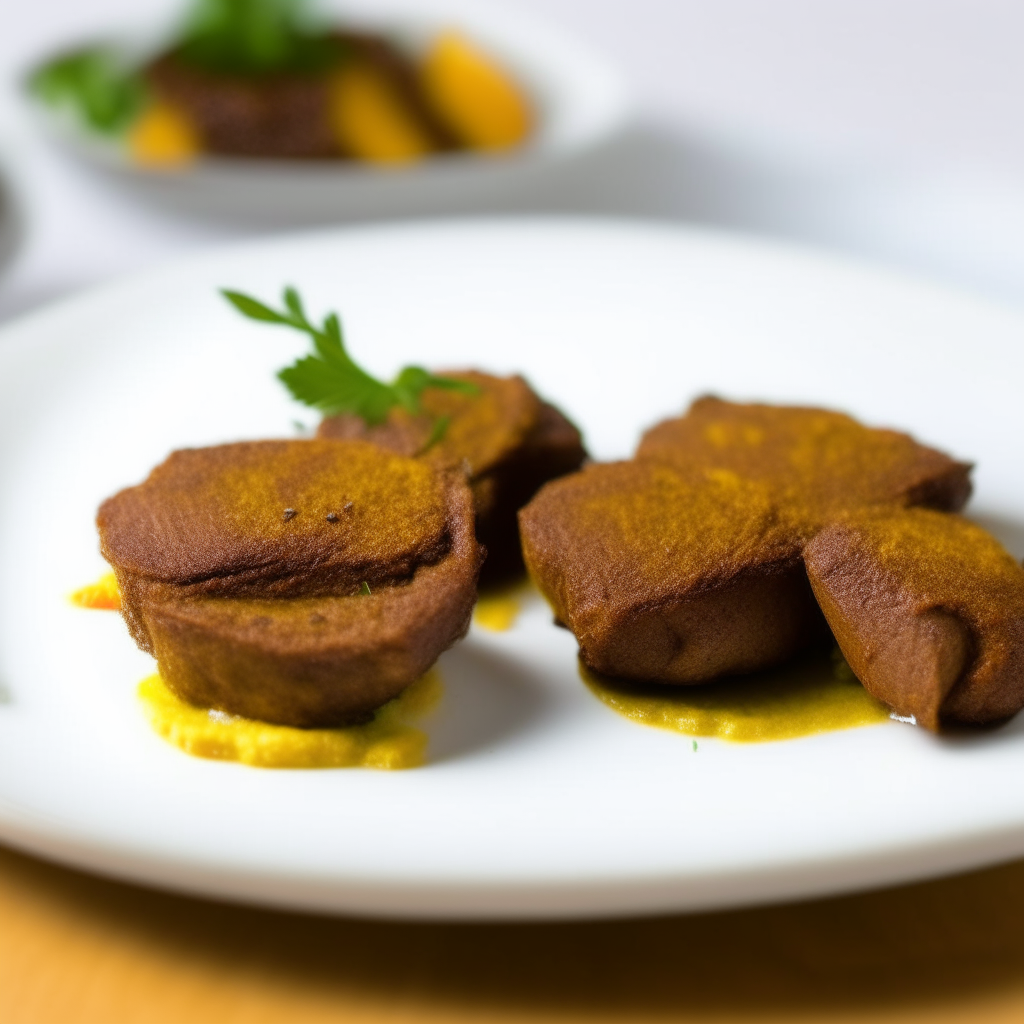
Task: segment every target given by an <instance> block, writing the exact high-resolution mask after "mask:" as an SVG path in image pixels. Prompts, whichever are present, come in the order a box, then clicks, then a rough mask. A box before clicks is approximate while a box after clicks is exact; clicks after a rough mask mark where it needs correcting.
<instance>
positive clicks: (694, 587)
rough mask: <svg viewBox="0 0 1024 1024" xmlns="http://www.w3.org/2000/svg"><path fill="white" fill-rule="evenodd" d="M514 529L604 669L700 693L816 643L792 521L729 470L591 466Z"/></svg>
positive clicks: (818, 627)
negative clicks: (719, 679) (696, 686)
mask: <svg viewBox="0 0 1024 1024" xmlns="http://www.w3.org/2000/svg"><path fill="white" fill-rule="evenodd" d="M520 527H521V530H522V537H523V552H524V555H525V557H526V564H527V566H528V567H529V570H530V574H531V576H532V577H533V578H534V580H536V582H537V584H538V586H539V587H540V589H541V590H542V592H543V593H544V594H545V596H546V597H547V598H548V600H549V601H550V602H551V604H552V606H553V608H554V610H555V614H556V616H557V618H558V619H559V621H561V622H562V623H564V624H565V625H566V626H568V627H569V628H570V629H571V630H572V631H573V633H574V634H575V635H576V638H577V640H578V641H579V644H580V657H581V658H582V659H583V661H584V663H585V664H586V665H588V666H589V667H590V668H592V669H595V670H596V671H598V672H603V673H605V674H608V675H613V676H619V677H621V678H626V679H638V680H657V681H660V682H668V683H696V682H701V681H703V680H707V679H712V678H714V677H716V676H719V675H723V674H728V673H735V672H746V671H752V670H753V669H756V668H761V667H764V666H767V665H771V664H774V663H777V662H779V661H782V660H784V659H786V658H787V657H789V656H790V655H792V654H794V653H796V652H797V651H798V650H799V649H800V648H801V647H803V646H805V645H806V644H807V643H808V642H810V641H811V640H812V639H813V638H814V637H815V636H820V635H821V631H822V629H823V624H822V623H821V616H820V614H819V613H818V611H817V608H816V607H815V605H814V600H813V598H812V596H811V592H810V588H809V587H808V585H807V579H806V576H805V574H804V570H803V566H802V565H801V562H800V543H799V540H798V536H797V533H796V531H795V530H794V528H793V524H792V523H791V522H790V521H788V520H786V519H785V518H784V516H783V515H782V513H781V512H780V509H779V506H778V505H777V503H776V502H775V501H774V498H773V495H772V493H771V491H770V489H769V488H767V487H766V486H765V485H764V484H762V483H759V482H756V481H748V480H743V479H741V478H740V477H739V476H737V475H736V474H735V473H730V472H728V471H724V470H712V471H708V472H694V473H692V474H683V473H681V472H679V471H677V470H676V469H674V468H673V467H670V466H664V465H657V464H649V463H640V462H618V463H611V464H604V465H592V466H588V467H587V468H586V469H584V470H583V471H582V472H579V473H575V474H573V475H571V476H567V477H564V478H563V479H561V480H556V481H555V482H554V483H551V484H548V485H547V486H546V487H544V488H542V490H541V491H540V493H539V494H538V495H537V497H536V498H534V500H533V501H532V502H530V504H529V505H527V507H526V508H525V509H523V511H522V512H521V513H520Z"/></svg>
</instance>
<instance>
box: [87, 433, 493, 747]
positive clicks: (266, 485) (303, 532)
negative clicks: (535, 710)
mask: <svg viewBox="0 0 1024 1024" xmlns="http://www.w3.org/2000/svg"><path fill="white" fill-rule="evenodd" d="M97 522H98V525H99V530H100V539H101V547H102V551H103V554H104V556H105V557H106V558H107V560H108V561H109V562H110V563H111V565H112V566H113V567H114V571H115V572H116V574H117V578H118V583H119V585H120V587H121V591H122V601H123V608H124V615H125V619H126V621H127V623H128V627H129V629H130V631H131V633H132V636H133V637H134V638H135V640H136V642H137V643H138V644H139V646H140V647H142V648H143V649H144V650H146V651H148V652H150V653H152V654H153V655H154V656H155V657H156V659H157V661H158V663H159V668H160V672H161V675H162V676H163V678H164V680H165V681H166V682H167V684H168V686H170V687H171V689H173V690H174V691H175V692H176V693H178V694H179V696H181V697H183V698H184V699H185V700H187V701H189V702H191V703H192V704H196V705H199V706H201V707H210V708H216V709H218V710H221V711H225V712H229V713H231V714H237V715H243V716H245V717H247V718H257V719H262V720H265V721H270V722H277V723H280V724H283V725H296V726H306V727H309V726H330V725H340V724H345V723H350V722H355V721H359V720H362V719H365V718H366V717H367V716H368V715H369V714H370V713H371V712H372V711H373V710H374V709H375V708H377V707H379V706H380V705H382V704H384V703H386V702H387V701H388V700H390V699H392V698H393V697H395V696H397V695H398V694H399V693H400V692H401V691H402V690H403V689H405V687H407V686H408V685H409V684H410V683H412V682H414V681H415V680H416V679H417V678H419V677H420V676H421V675H422V674H423V673H424V672H425V671H426V670H427V669H428V668H429V667H430V665H431V664H433V662H434V661H435V660H436V659H437V657H438V655H439V654H440V653H441V652H442V651H444V650H445V649H446V648H448V647H450V646H451V645H452V644H453V643H454V642H455V641H457V640H458V639H460V638H461V637H462V636H463V635H464V634H465V632H466V629H467V628H468V625H469V619H470V614H471V611H472V606H473V602H474V600H475V596H476V581H477V575H478V573H479V569H480V563H481V559H482V553H481V550H480V546H479V545H478V544H477V542H476V539H475V537H474V534H473V505H472V496H471V494H470V491H469V489H468V487H467V486H466V485H465V483H464V482H462V481H461V479H460V478H459V477H458V476H457V475H455V474H443V473H438V472H436V471H435V470H434V469H433V467H431V466H429V465H426V464H425V463H422V462H419V461H416V460H413V459H408V458H404V457H401V456H398V455H394V454H391V453H388V452H384V451H382V450H381V449H380V448H378V447H376V446H374V445H370V444H366V443H363V442H359V441H349V442H339V441H255V442H243V443H239V444H228V445H221V446H217V447H213V448H198V449H188V450H184V451H178V452H175V453H174V454H172V455H171V456H170V457H169V458H168V459H167V461H166V462H164V463H163V464H161V465H160V466H158V467H157V468H156V469H154V470H153V472H152V473H151V474H150V476H149V478H148V479H147V480H146V481H145V482H144V483H142V484H140V485H139V486H137V487H131V488H128V489H127V490H124V491H121V492H120V493H119V494H116V495H115V496H114V497H112V498H110V499H108V500H107V501H105V502H104V503H103V505H102V506H101V507H100V511H99V515H98V520H97ZM367 588H369V590H370V594H369V595H366V594H365V590H366V589H367Z"/></svg>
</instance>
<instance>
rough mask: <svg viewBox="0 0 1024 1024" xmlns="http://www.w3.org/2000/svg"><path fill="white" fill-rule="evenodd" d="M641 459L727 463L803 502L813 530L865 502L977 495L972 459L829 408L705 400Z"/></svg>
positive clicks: (949, 503)
mask: <svg viewBox="0 0 1024 1024" xmlns="http://www.w3.org/2000/svg"><path fill="white" fill-rule="evenodd" d="M636 457H637V458H640V459H652V460H658V461H666V462H669V463H671V464H673V465H677V466H681V467H693V466H696V467H702V468H718V469H728V470H731V471H733V472H735V473H738V474H740V475H741V476H743V477H745V478H747V479H750V480H762V481H765V482H766V483H770V484H771V485H772V486H773V487H775V488H776V489H777V490H778V492H779V496H780V500H784V501H786V502H788V503H790V504H791V505H793V506H796V505H800V504H802V505H804V506H805V509H806V517H807V519H808V529H809V530H810V531H811V532H813V529H815V528H817V527H818V526H820V525H821V524H822V523H823V522H827V521H828V519H829V518H830V517H831V516H832V515H834V514H835V513H836V512H841V511H843V510H845V509H848V508H853V507H857V506H860V505H872V504H895V505H899V506H903V507H907V506H912V505H924V506H927V507H930V508H937V509H942V510H945V511H952V512H955V511H958V510H959V509H961V508H962V507H963V506H964V504H966V502H967V499H968V498H969V497H970V494H971V482H970V472H971V468H972V467H971V464H970V463H966V462H958V461H956V460H955V459H951V458H950V457H949V456H948V455H946V454H944V453H943V452H940V451H937V450H936V449H934V448H929V447H927V446H925V445H922V444H919V443H918V442H917V441H915V440H914V439H913V438H912V437H911V436H910V435H909V434H904V433H901V432H899V431H895V430H887V429H881V428H876V427H867V426H864V425H863V424H862V423H859V422H857V420H855V419H853V418H852V417H850V416H847V415H845V414H843V413H839V412H834V411H832V410H828V409H816V408H809V407H808V408H805V407H799V406H776V405H763V404H757V403H750V404H742V403H737V402H726V401H723V400H722V399H720V398H715V397H713V396H706V397H704V398H699V399H697V400H696V401H695V402H694V403H693V404H692V405H691V406H690V409H689V410H688V412H687V413H686V415H685V416H681V417H677V418H675V419H669V420H665V421H663V422H662V423H659V424H657V425H656V426H654V427H652V428H651V429H650V430H648V431H647V433H645V434H644V436H643V438H642V439H641V441H640V445H639V447H638V448H637V456H636Z"/></svg>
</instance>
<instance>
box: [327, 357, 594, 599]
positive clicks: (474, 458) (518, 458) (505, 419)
mask: <svg viewBox="0 0 1024 1024" xmlns="http://www.w3.org/2000/svg"><path fill="white" fill-rule="evenodd" d="M440 372H441V373H442V375H443V376H445V377H451V378H454V379H456V380H462V381H465V382H467V383H470V384H473V385H474V386H475V387H477V388H478V389H479V390H478V393H476V394H472V395H470V394H465V393H462V392H458V391H448V390H444V389H441V388H428V389H427V390H426V391H424V392H423V409H424V412H423V413H422V415H419V416H411V415H410V414H409V413H407V412H405V410H403V409H394V410H392V412H391V414H390V415H389V416H388V419H387V421H386V422H384V423H382V424H380V425H379V426H374V427H368V426H367V425H366V424H365V423H364V422H363V420H361V419H360V418H359V417H357V416H332V417H328V418H327V419H325V420H324V421H323V422H322V423H321V424H320V429H319V431H318V434H319V436H320V437H330V438H362V439H365V440H367V441H372V442H373V443H374V444H378V445H380V446H381V447H383V448H387V449H389V450H391V451H395V452H399V453H401V454H403V455H409V456H416V457H418V458H420V459H422V460H424V461H426V462H428V463H429V464H430V465H432V466H435V467H437V468H438V469H451V470H456V469H458V470H463V471H464V472H466V474H467V475H468V477H469V482H470V487H471V488H472V490H473V499H474V502H475V504H476V515H477V536H478V538H479V539H480V541H481V543H482V544H483V545H484V547H486V548H487V563H486V565H485V568H484V575H485V577H487V578H488V579H490V580H494V579H496V578H500V577H502V576H507V575H511V574H513V573H515V572H517V571H521V570H522V560H521V556H520V548H519V533H518V526H517V524H516V513H517V512H518V510H519V509H520V508H521V507H522V506H523V505H525V504H526V503H527V502H528V501H529V500H530V498H532V497H533V495H534V494H535V493H536V492H537V489H538V488H539V487H540V486H541V485H542V484H544V483H546V482H547V481H549V480H553V479H555V478H556V477H559V476H563V475H564V474H566V473H571V472H572V471H573V470H575V469H578V468H579V466H580V464H581V463H582V462H583V460H584V459H585V458H586V451H585V450H584V448H583V442H582V440H581V438H580V432H579V431H578V430H577V429H576V427H574V426H573V425H572V423H570V422H569V420H567V419H566V418H565V417H564V416H563V415H562V414H561V413H560V412H559V411H558V410H557V409H556V408H555V407H554V406H552V405H549V404H548V403H546V402H544V401H542V400H541V399H540V398H539V397H538V396H537V395H536V394H535V392H534V391H533V390H532V389H531V388H530V386H529V385H528V384H527V383H526V381H525V380H523V378H522V377H494V376H491V375H490V374H486V373H480V372H479V371H476V370H460V371H452V372H448V371H440ZM441 417H443V418H445V419H446V420H447V423H448V425H447V427H446V429H445V431H444V433H443V434H442V435H441V438H440V440H438V441H437V442H436V443H434V444H429V442H430V439H431V433H432V431H433V429H434V425H435V423H436V422H437V421H438V419H439V418H441Z"/></svg>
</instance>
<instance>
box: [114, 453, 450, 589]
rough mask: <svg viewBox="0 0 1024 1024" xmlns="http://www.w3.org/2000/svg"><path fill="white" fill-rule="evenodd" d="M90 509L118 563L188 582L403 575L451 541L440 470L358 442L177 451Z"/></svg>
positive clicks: (294, 585)
mask: <svg viewBox="0 0 1024 1024" xmlns="http://www.w3.org/2000/svg"><path fill="white" fill-rule="evenodd" d="M97 521H98V524H99V528H100V536H101V542H102V552H103V555H104V557H105V558H106V559H107V560H108V561H109V562H111V564H113V565H114V566H115V567H116V568H117V569H118V571H119V572H125V573H131V574H133V575H139V576H143V577H146V578H148V579H153V580H159V581H161V582H164V583H171V584H174V585H176V586H181V587H187V588H189V593H194V594H199V593H210V594H216V593H228V594H231V595H233V596H239V595H240V594H242V593H244V592H251V593H253V594H254V595H259V596H270V595H278V596H282V597H298V596H311V595H313V594H342V593H355V592H356V591H357V590H358V589H359V587H360V584H361V583H362V582H364V581H366V582H369V583H370V584H371V585H372V584H373V583H378V582H379V583H383V582H386V581H393V580H397V579H402V578H405V577H407V576H409V575H410V574H411V573H412V572H413V570H414V569H415V568H416V566H417V565H419V564H421V563H424V562H433V561H437V559H438V558H440V557H441V555H442V554H443V553H444V551H445V549H446V547H447V545H448V543H449V540H448V534H447V523H446V518H445V505H444V484H443V483H442V481H441V480H440V479H439V477H438V475H437V474H436V473H435V472H433V471H432V469H431V468H430V467H429V466H426V465H424V464H422V463H419V462H415V461H413V460H412V459H404V458H400V457H396V456H394V455H390V454H388V453H385V452H382V451H380V449H378V448H375V447H374V446H373V445H369V444H365V443H360V442H353V443H349V444H338V443H337V442H331V441H249V442H243V443H240V444H226V445H218V446H216V447H211V448H190V449H184V450H182V451H177V452H174V453H173V454H172V455H171V456H170V457H169V458H168V459H167V460H166V461H165V462H163V463H162V464H161V465H159V466H157V467H156V469H154V470H153V471H152V473H150V475H149V477H148V479H147V480H146V481H145V483H143V484H140V485H139V486H137V487H130V488H128V489H127V490H124V491H121V492H120V493H119V494H116V495H114V497H112V498H109V499H108V500H107V501H105V502H104V503H103V504H102V505H101V506H100V510H99V517H98V520H97ZM313 567H315V571H311V569H312V568H313Z"/></svg>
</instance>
